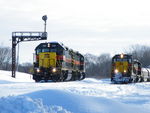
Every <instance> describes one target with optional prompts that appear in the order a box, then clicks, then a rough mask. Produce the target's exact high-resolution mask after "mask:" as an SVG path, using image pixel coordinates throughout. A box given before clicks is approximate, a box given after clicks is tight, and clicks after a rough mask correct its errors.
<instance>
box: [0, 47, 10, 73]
mask: <svg viewBox="0 0 150 113" xmlns="http://www.w3.org/2000/svg"><path fill="white" fill-rule="evenodd" d="M10 68H11V49H10V48H9V47H0V69H2V70H10Z"/></svg>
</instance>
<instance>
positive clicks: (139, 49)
mask: <svg viewBox="0 0 150 113" xmlns="http://www.w3.org/2000/svg"><path fill="white" fill-rule="evenodd" d="M126 53H128V54H131V55H132V56H133V58H134V59H137V60H139V61H140V62H141V63H142V66H143V67H147V66H150V47H149V46H145V45H133V46H131V47H130V48H129V50H127V51H126Z"/></svg>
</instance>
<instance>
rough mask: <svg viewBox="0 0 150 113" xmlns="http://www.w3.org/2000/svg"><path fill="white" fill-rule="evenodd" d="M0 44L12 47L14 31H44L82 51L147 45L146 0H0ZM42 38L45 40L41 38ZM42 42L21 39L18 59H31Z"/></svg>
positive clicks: (149, 7) (149, 16)
mask: <svg viewBox="0 0 150 113" xmlns="http://www.w3.org/2000/svg"><path fill="white" fill-rule="evenodd" d="M0 14H1V15H0V44H1V45H3V46H9V47H11V33H12V32H14V31H43V29H44V22H43V21H42V19H41V18H42V16H43V15H45V14H46V15H47V16H48V20H47V32H48V40H47V41H48V42H49V41H59V42H62V43H64V45H66V46H68V47H70V48H72V49H74V50H77V51H79V52H81V53H83V54H85V53H91V54H94V55H100V54H102V53H110V54H111V55H114V54H116V53H122V52H123V51H124V50H125V49H128V47H129V46H130V45H135V44H144V45H150V1H149V0H1V1H0ZM44 42H45V41H44ZM39 43H41V42H40V41H38V42H25V43H20V62H32V59H33V57H32V54H33V52H34V48H35V47H36V46H37V45H38V44H39Z"/></svg>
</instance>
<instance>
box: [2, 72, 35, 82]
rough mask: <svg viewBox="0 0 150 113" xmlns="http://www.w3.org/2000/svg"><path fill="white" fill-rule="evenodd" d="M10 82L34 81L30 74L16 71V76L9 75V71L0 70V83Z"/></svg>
mask: <svg viewBox="0 0 150 113" xmlns="http://www.w3.org/2000/svg"><path fill="white" fill-rule="evenodd" d="M12 82H34V80H33V79H32V75H30V74H27V73H21V72H16V78H13V77H11V71H4V70H0V84H4V83H12Z"/></svg>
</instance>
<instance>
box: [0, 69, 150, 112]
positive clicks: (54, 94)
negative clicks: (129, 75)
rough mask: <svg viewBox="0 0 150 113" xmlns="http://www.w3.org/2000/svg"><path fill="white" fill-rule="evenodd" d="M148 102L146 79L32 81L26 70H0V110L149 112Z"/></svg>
mask: <svg viewBox="0 0 150 113" xmlns="http://www.w3.org/2000/svg"><path fill="white" fill-rule="evenodd" d="M149 106H150V82H149V83H148V82H143V83H136V84H126V85H115V84H111V83H110V80H109V79H104V80H96V79H92V78H87V79H85V80H83V81H72V82H59V83H35V82H34V81H33V80H32V76H31V75H29V74H24V73H17V76H16V78H11V72H7V71H0V113H150V107H149Z"/></svg>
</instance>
